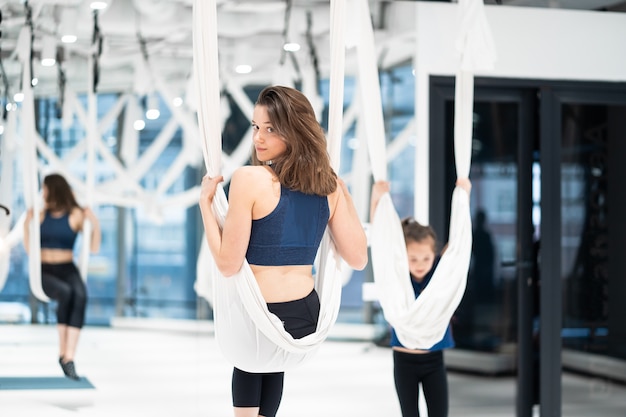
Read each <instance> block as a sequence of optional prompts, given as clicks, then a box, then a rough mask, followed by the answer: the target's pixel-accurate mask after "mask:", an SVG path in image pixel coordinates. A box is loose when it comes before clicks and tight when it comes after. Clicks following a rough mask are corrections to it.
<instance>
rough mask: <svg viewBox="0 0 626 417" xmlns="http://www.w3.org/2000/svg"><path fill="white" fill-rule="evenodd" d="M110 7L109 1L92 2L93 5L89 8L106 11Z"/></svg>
mask: <svg viewBox="0 0 626 417" xmlns="http://www.w3.org/2000/svg"><path fill="white" fill-rule="evenodd" d="M108 6H109V2H108V1H103V0H100V1H92V2H91V4H90V5H89V7H91V8H92V9H93V10H104V9H106V8H107V7H108Z"/></svg>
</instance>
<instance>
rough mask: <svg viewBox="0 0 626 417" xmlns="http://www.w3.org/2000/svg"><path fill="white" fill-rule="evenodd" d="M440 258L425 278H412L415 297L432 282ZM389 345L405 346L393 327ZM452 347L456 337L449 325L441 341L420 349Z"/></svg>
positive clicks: (434, 349) (431, 349)
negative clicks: (420, 280)
mask: <svg viewBox="0 0 626 417" xmlns="http://www.w3.org/2000/svg"><path fill="white" fill-rule="evenodd" d="M439 259H441V257H439V256H438V257H437V259H435V262H434V263H433V267H432V268H431V270H430V271H429V272H428V274H426V276H424V279H423V280H422V282H417V281H415V280H414V279H413V278H411V284H413V291H414V292H415V298H417V297H419V295H420V294H421V293H422V291H423V290H424V288H426V286H427V285H428V283H429V282H430V279H431V278H432V277H433V273H434V272H435V267H436V266H437V264H438V263H439ZM389 345H390V346H392V347H393V346H398V347H405V346H403V345H402V343H400V340H399V339H398V335H396V331H395V330H394V329H393V328H392V329H391V341H390V342H389ZM452 347H454V338H453V337H452V329H451V328H450V325H448V328H447V329H446V333H445V334H444V335H443V338H442V339H441V340H440V341H439V342H437V343H435V344H434V345H433V346H432V347H431V348H430V349H420V350H428V351H431V352H432V351H436V350H443V349H447V348H452Z"/></svg>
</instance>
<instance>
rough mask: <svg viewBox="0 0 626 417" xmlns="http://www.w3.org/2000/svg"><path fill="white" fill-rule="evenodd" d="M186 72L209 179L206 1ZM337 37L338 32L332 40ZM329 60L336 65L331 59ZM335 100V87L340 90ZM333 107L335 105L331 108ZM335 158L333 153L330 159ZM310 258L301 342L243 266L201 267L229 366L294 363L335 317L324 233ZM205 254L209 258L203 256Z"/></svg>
mask: <svg viewBox="0 0 626 417" xmlns="http://www.w3.org/2000/svg"><path fill="white" fill-rule="evenodd" d="M342 3H344V2H343V1H341V0H333V1H331V8H332V10H331V25H332V27H333V31H332V32H333V36H335V37H337V34H338V33H342V31H343V22H344V14H343V4H342ZM193 15H194V18H193V19H194V21H193V34H194V35H193V39H194V71H195V74H196V83H197V91H198V92H199V94H198V122H199V126H200V133H201V137H202V145H203V154H204V159H205V164H206V168H207V173H208V174H209V175H210V176H216V175H218V174H219V172H220V170H221V129H220V126H221V122H220V120H221V119H220V89H219V65H218V53H217V32H216V30H217V29H216V28H217V10H216V2H215V1H214V0H212V1H207V0H194V8H193ZM338 28H339V29H340V30H337V29H338ZM339 36H342V35H339ZM331 44H332V45H333V47H334V52H333V56H335V55H342V54H344V53H345V51H344V47H343V45H344V43H343V38H340V39H336V38H335V39H333V40H332V42H331ZM335 62H336V60H335ZM333 68H334V69H333V74H334V75H332V76H331V82H332V81H335V82H336V84H335V85H337V84H339V85H341V86H343V82H342V80H339V81H337V80H335V77H336V76H338V75H340V76H341V77H343V58H340V63H339V64H338V65H333ZM340 93H341V95H342V96H343V90H341V91H340ZM337 95H338V94H337V90H335V91H334V93H333V97H334V100H333V101H332V102H331V106H333V108H331V115H332V113H333V110H334V111H339V112H340V111H342V105H341V103H342V102H343V97H337ZM337 103H338V104H339V105H337ZM332 123H333V126H329V131H331V132H337V127H336V125H335V123H338V125H339V128H338V129H339V131H340V129H341V117H337V115H334V116H332ZM338 140H339V137H334V136H332V137H330V138H329V144H330V145H331V150H330V151H329V152H330V154H331V158H332V160H333V162H335V161H336V160H338V157H337V154H336V152H334V151H333V150H334V149H339V147H338V146H333V143H335V141H338ZM333 155H335V156H333ZM212 208H213V211H214V213H215V214H216V218H217V219H218V222H219V223H220V224H221V225H223V223H224V219H225V216H226V211H227V209H228V202H227V200H226V195H225V193H224V190H223V188H222V187H221V186H220V187H219V188H218V192H217V194H216V196H215V198H214V199H213V206H212ZM321 246H322V247H321V249H320V251H319V253H318V262H317V265H316V266H317V268H316V270H317V271H318V272H317V274H316V282H315V288H316V290H317V292H318V294H319V297H320V304H321V305H320V316H319V321H318V326H317V330H316V331H315V333H313V334H310V335H308V336H306V337H303V338H302V339H294V338H293V337H292V336H291V335H290V334H289V333H287V332H286V331H285V329H284V327H283V325H282V322H281V320H280V319H279V318H278V317H277V316H275V315H274V314H272V313H270V312H269V310H268V309H267V304H266V302H265V300H264V299H263V296H262V294H261V292H260V289H259V287H258V284H257V282H256V279H255V277H254V275H253V273H252V271H251V269H250V266H249V265H248V264H247V262H244V265H243V267H242V268H241V270H240V271H239V272H238V273H237V274H235V275H234V276H232V277H229V278H226V277H224V276H222V275H221V274H220V272H219V270H218V269H217V267H216V265H215V262H214V260H213V259H212V258H211V259H210V261H208V262H206V263H205V265H207V267H208V268H210V269H211V271H210V276H211V277H213V291H214V294H213V297H212V299H213V309H214V324H215V336H216V340H217V342H218V344H219V346H220V348H221V351H222V353H223V355H224V356H225V357H226V358H227V359H228V360H229V361H230V362H231V363H232V364H233V365H234V366H236V367H237V368H239V369H242V370H244V371H247V372H278V371H285V370H287V369H290V368H292V367H294V366H297V365H299V364H301V363H302V362H303V361H305V360H306V359H307V358H309V357H310V356H311V355H313V354H314V353H315V352H316V351H317V349H318V348H319V347H320V345H321V343H322V342H323V341H324V340H325V339H326V337H327V335H328V332H329V330H330V328H331V327H332V325H333V324H334V323H335V321H336V319H337V314H338V312H339V305H340V301H341V300H340V299H341V287H342V283H341V271H340V266H341V262H340V261H341V260H340V258H339V256H338V255H337V254H336V253H335V251H334V250H333V245H332V242H331V241H330V239H329V237H328V233H326V235H325V236H324V239H323V243H322V245H321ZM209 257H210V256H209Z"/></svg>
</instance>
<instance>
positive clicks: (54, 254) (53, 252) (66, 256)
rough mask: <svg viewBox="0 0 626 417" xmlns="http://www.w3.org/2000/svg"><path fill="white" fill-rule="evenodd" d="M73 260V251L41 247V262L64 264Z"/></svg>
mask: <svg viewBox="0 0 626 417" xmlns="http://www.w3.org/2000/svg"><path fill="white" fill-rule="evenodd" d="M68 262H74V253H73V252H72V251H71V250H67V249H49V248H48V249H45V248H42V249H41V263H44V264H64V263H68Z"/></svg>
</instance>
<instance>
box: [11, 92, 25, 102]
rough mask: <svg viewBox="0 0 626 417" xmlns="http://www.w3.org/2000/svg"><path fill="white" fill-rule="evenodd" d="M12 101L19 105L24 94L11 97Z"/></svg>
mask: <svg viewBox="0 0 626 417" xmlns="http://www.w3.org/2000/svg"><path fill="white" fill-rule="evenodd" d="M13 100H14V101H15V102H16V103H21V102H22V101H24V93H15V95H14V96H13Z"/></svg>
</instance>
